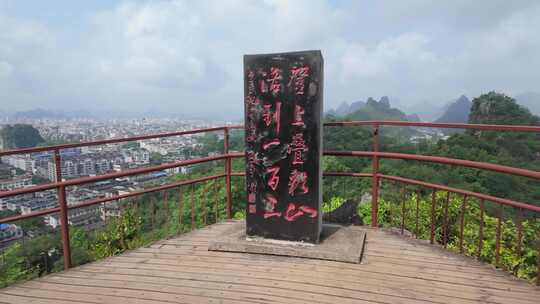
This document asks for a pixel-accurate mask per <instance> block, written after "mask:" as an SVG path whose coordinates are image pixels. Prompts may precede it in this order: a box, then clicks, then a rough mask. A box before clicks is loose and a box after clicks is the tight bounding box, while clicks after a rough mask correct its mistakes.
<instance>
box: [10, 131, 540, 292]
mask: <svg viewBox="0 0 540 304" xmlns="http://www.w3.org/2000/svg"><path fill="white" fill-rule="evenodd" d="M325 126H326V127H345V126H371V127H373V136H374V140H373V150H372V151H325V152H324V155H333V156H339V157H371V158H372V172H371V173H358V172H325V173H324V176H343V177H344V176H347V177H370V178H371V181H372V187H371V188H372V204H371V214H372V226H373V227H378V220H377V214H378V196H379V195H378V190H379V185H380V181H381V180H389V181H394V182H399V183H404V184H409V185H416V186H420V187H424V188H428V189H432V208H431V218H432V220H431V231H430V241H431V243H434V236H435V228H436V227H435V197H436V192H437V191H445V192H447V200H446V202H445V205H444V225H443V227H442V228H443V231H444V232H443V234H444V238H443V245H444V246H446V245H447V242H448V229H449V228H448V201H449V196H450V193H456V194H461V195H463V196H464V200H463V203H462V208H461V210H462V211H461V214H460V232H459V235H460V242H459V247H460V251H461V252H463V227H464V215H465V212H466V205H467V199H468V198H469V197H474V198H477V199H480V201H481V204H480V206H481V215H480V216H481V221H480V223H481V225H480V240H479V246H480V247H479V248H481V245H482V242H483V229H484V225H483V217H484V213H485V211H484V202H485V201H489V202H493V203H496V204H499V205H500V206H503V205H506V206H510V207H512V208H516V209H517V210H518V214H519V215H520V218H519V221H518V225H517V226H518V241H517V242H518V244H516V247H517V248H518V252H520V251H521V247H522V241H523V240H522V237H523V231H522V225H521V220H522V217H521V213H522V212H523V211H524V210H525V211H530V212H535V213H540V207H538V206H534V205H531V204H527V203H523V202H518V201H514V200H510V199H505V198H498V197H494V196H490V195H486V194H482V193H476V192H472V191H467V190H463V189H457V188H452V187H448V186H445V185H438V184H432V183H428V182H424V181H419V180H413V179H409V178H405V177H399V176H389V175H384V174H381V173H380V172H379V163H380V159H381V158H395V159H405V160H415V161H427V162H434V163H440V164H446V165H452V166H464V167H470V168H475V169H481V170H490V171H494V172H501V173H507V174H511V175H517V176H524V177H528V178H532V179H535V180H540V172H537V171H532V170H526V169H520V168H513V167H508V166H502V165H497V164H491V163H484V162H474V161H467V160H461V159H452V158H447V157H436V156H424V155H414V154H404V153H390V152H380V151H379V136H380V134H379V133H380V132H379V131H380V127H381V126H398V127H430V128H456V129H477V130H491V131H506V132H534V133H540V127H538V126H508V125H475V124H446V123H444V124H440V123H425V122H401V121H348V122H330V123H326V124H325ZM240 128H243V127H242V126H239V125H236V126H226V127H217V128H208V129H196V130H189V131H181V132H172V133H162V134H156V135H145V136H137V137H130V138H121V139H111V140H103V141H95V142H86V143H77V144H68V145H59V146H51V147H39V148H29V149H19V150H10V151H0V156H6V155H14V154H28V153H35V152H43V151H52V152H53V153H54V159H55V163H56V174H57V175H56V182H54V183H50V184H45V185H39V186H32V187H28V188H22V189H15V190H12V191H7V192H0V198H3V197H9V196H15V195H20V194H26V193H35V192H39V191H44V190H51V189H56V190H57V193H58V200H59V204H58V207H56V208H51V209H46V210H41V211H37V212H32V213H30V214H26V215H18V216H13V217H8V218H3V219H0V223H8V222H14V221H19V220H23V219H28V218H33V217H38V216H43V215H47V214H51V213H56V212H59V213H60V226H61V235H62V243H63V252H64V268H65V269H68V268H69V267H70V266H71V258H70V257H71V254H70V246H69V224H68V210H71V209H76V208H81V207H86V206H91V205H95V204H100V203H105V202H110V201H116V200H120V199H125V198H129V197H135V196H139V195H142V194H145V193H150V192H158V191H165V190H169V189H172V188H176V187H180V186H185V185H194V184H196V183H200V182H205V181H209V180H216V179H220V178H225V184H226V216H227V218H231V216H232V214H231V209H232V208H231V203H232V202H231V198H232V194H231V178H232V177H233V176H244V172H232V166H231V160H232V159H233V158H240V157H244V153H230V151H229V130H230V129H240ZM216 131H223V136H224V147H223V154H221V155H218V156H212V157H202V158H195V159H191V160H187V161H179V162H173V163H167V164H162V165H159V166H151V167H144V168H137V169H130V170H124V171H121V172H115V173H108V174H104V175H100V176H93V177H82V178H76V179H71V180H66V181H62V175H61V174H62V173H61V154H60V151H61V150H62V149H69V148H76V147H84V146H96V145H105V144H115V143H122V142H128V141H137V140H145V139H152V138H163V137H171V136H182V135H190V134H200V133H205V132H216ZM218 160H223V161H224V166H225V167H224V173H223V174H219V175H214V176H208V177H204V178H199V179H194V180H189V181H182V182H176V183H171V184H167V185H163V186H159V187H154V188H149V189H145V190H141V191H137V192H132V193H129V194H123V195H117V196H112V197H107V198H99V199H93V200H88V201H84V202H80V203H78V204H76V205H67V202H66V195H65V190H66V187H69V186H75V185H81V184H87V183H92V182H98V181H103V180H108V179H113V178H118V177H125V176H132V175H137V174H144V173H149V172H154V171H160V170H164V169H169V168H176V167H182V166H189V165H193V164H199V163H205V162H212V161H218ZM215 192H216V193H217V191H215ZM179 203H180V206H182V207H181V208H183V203H182V198H180V202H179ZM193 206H194V201H193V192H192V196H191V208H192V212H191V213H192V226H193V222H194V209H193ZM417 210H418V208H417ZM203 212H204V216H205V217H206V208H205V209H204V211H203ZM216 212H217V199H216ZM404 213H405V209H404V206H403V217H402V219H403V220H402V225H401V230H402V232H403V230H404ZM216 218H217V217H216ZM501 218H502V215H501V214H499V215H498V226H497V235H496V244H497V249H496V251H497V252H496V257H497V263H498V261H499V257H500V238H501V232H500V230H501V227H500V226H501ZM180 221H181V219H180ZM416 222H417V223H418V212H417V213H416ZM415 230H416V234H417V235H418V224H417V225H416V229H415ZM539 240H540V235H539ZM539 243H540V242H539ZM479 252H480V251H478V255H479V254H480V253H479ZM539 252H540V245H539ZM539 257H540V254H539ZM539 259H540V258H539ZM538 271H539V273H540V260H539V262H538ZM537 284H539V285H540V280H537Z"/></svg>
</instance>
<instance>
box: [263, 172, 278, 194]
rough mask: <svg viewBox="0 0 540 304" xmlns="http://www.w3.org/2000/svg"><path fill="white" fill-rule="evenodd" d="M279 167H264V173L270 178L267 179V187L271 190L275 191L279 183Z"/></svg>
mask: <svg viewBox="0 0 540 304" xmlns="http://www.w3.org/2000/svg"><path fill="white" fill-rule="evenodd" d="M279 170H280V168H279V167H277V166H274V167H270V168H268V169H266V173H269V174H270V178H269V179H268V187H270V189H272V191H276V189H277V186H278V184H279V176H278V173H279Z"/></svg>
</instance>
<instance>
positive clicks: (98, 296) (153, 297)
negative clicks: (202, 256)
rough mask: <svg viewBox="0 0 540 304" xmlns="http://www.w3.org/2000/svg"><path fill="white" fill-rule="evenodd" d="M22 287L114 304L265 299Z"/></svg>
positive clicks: (46, 285) (30, 291) (35, 284)
mask: <svg viewBox="0 0 540 304" xmlns="http://www.w3.org/2000/svg"><path fill="white" fill-rule="evenodd" d="M25 285H27V287H25V288H24V289H22V288H18V289H16V290H17V291H18V292H21V293H24V294H27V295H34V296H40V297H44V298H51V299H58V298H60V299H70V300H71V299H73V300H85V301H86V300H94V301H98V302H97V303H105V304H109V303H111V304H117V303H118V302H119V301H122V300H127V301H128V302H129V303H137V304H156V303H163V302H168V303H186V304H190V303H244V304H248V303H265V302H264V299H261V300H249V301H247V300H240V299H234V298H230V299H228V298H225V297H212V296H210V295H207V294H206V293H205V290H199V293H200V295H198V296H195V295H190V294H184V293H180V292H178V293H172V292H166V291H161V292H153V291H149V290H136V289H129V288H106V287H94V286H75V285H65V284H54V283H49V282H46V281H40V280H34V281H30V282H28V283H27V284H25Z"/></svg>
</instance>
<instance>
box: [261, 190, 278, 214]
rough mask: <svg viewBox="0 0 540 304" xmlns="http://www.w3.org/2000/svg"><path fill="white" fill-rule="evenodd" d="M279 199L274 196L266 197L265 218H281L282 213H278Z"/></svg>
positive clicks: (268, 195)
mask: <svg viewBox="0 0 540 304" xmlns="http://www.w3.org/2000/svg"><path fill="white" fill-rule="evenodd" d="M277 202H278V201H277V199H276V197H275V196H273V195H272V194H267V195H266V200H265V208H264V218H265V219H267V218H269V217H280V216H281V212H278V211H276V205H277Z"/></svg>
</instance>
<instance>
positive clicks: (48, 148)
mask: <svg viewBox="0 0 540 304" xmlns="http://www.w3.org/2000/svg"><path fill="white" fill-rule="evenodd" d="M237 127H238V126H229V127H215V128H206V129H193V130H186V131H178V132H169V133H158V134H152V135H141V136H133V137H125V138H114V139H106V140H98V141H89V142H82V143H73V144H64V145H55V146H45V147H36V148H25V149H16V150H6V151H0V156H7V155H14V154H28V153H36V152H44V151H53V150H63V149H71V148H79V147H89V146H100V145H107V144H117V143H122V142H129V141H137V140H145V139H153V138H163V137H173V136H181V135H190V134H197V133H206V132H215V131H222V130H224V129H225V128H237Z"/></svg>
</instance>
